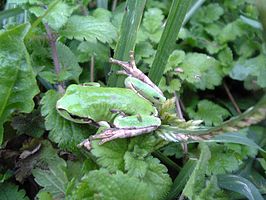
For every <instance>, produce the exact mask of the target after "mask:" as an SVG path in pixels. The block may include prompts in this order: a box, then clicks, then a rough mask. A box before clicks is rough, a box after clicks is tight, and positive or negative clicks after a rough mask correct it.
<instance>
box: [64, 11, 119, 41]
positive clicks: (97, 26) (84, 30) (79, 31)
mask: <svg viewBox="0 0 266 200" xmlns="http://www.w3.org/2000/svg"><path fill="white" fill-rule="evenodd" d="M60 33H61V35H63V36H66V37H67V38H69V39H73V38H75V39H77V40H80V41H83V40H84V39H85V40H87V41H90V42H96V40H97V39H98V40H100V41H101V42H103V43H106V42H108V43H111V42H112V41H113V40H114V39H115V38H116V37H117V31H116V28H115V27H114V26H113V25H112V24H111V23H110V22H106V21H102V20H99V19H97V18H94V17H92V16H77V15H75V16H72V17H70V19H69V20H68V22H67V24H66V25H65V28H64V29H63V30H62V31H60Z"/></svg>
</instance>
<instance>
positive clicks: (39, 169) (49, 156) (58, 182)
mask: <svg viewBox="0 0 266 200" xmlns="http://www.w3.org/2000/svg"><path fill="white" fill-rule="evenodd" d="M42 144H43V146H42V150H41V154H40V158H39V159H40V161H39V163H38V164H37V165H36V168H35V169H33V170H32V174H33V176H34V180H35V181H36V182H37V183H38V185H40V186H41V187H43V188H42V189H41V191H44V192H49V193H50V194H51V195H52V196H53V199H58V200H59V199H64V197H65V191H66V186H67V184H68V180H67V176H66V172H65V170H66V166H67V165H66V162H65V161H64V160H63V159H62V158H60V157H59V156H58V155H57V151H56V150H55V149H53V147H52V145H51V144H50V143H49V142H48V141H44V142H43V143H42Z"/></svg>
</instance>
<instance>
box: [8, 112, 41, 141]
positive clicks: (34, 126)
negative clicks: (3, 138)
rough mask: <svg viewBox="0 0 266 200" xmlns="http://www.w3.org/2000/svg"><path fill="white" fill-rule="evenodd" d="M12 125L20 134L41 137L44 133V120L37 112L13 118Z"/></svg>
mask: <svg viewBox="0 0 266 200" xmlns="http://www.w3.org/2000/svg"><path fill="white" fill-rule="evenodd" d="M11 125H12V127H13V128H14V129H16V130H17V133H18V134H26V135H30V136H32V137H41V136H42V134H43V133H44V119H43V118H42V116H41V114H40V111H37V110H35V111H33V112H32V113H29V114H27V115H20V116H16V117H13V119H12V123H11Z"/></svg>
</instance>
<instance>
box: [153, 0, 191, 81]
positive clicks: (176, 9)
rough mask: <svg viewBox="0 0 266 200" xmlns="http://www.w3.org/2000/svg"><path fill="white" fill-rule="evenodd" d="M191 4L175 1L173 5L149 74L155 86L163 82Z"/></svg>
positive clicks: (187, 0) (183, 0)
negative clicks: (166, 67) (169, 58)
mask: <svg viewBox="0 0 266 200" xmlns="http://www.w3.org/2000/svg"><path fill="white" fill-rule="evenodd" d="M190 3H191V0H174V1H173V3H172V6H171V9H170V12H169V16H168V18H167V22H166V26H165V29H164V31H163V34H162V37H161V39H160V42H159V45H158V49H157V52H156V55H155V58H154V61H153V63H152V66H151V70H150V73H149V77H150V79H151V80H152V81H153V82H154V83H155V84H158V83H159V82H160V80H161V77H162V75H163V72H164V69H165V66H166V63H167V60H168V57H169V55H170V54H171V52H172V51H173V49H174V45H175V41H176V38H177V35H178V33H179V30H180V28H181V26H182V23H183V20H184V18H185V15H186V12H187V10H188V8H189V5H190Z"/></svg>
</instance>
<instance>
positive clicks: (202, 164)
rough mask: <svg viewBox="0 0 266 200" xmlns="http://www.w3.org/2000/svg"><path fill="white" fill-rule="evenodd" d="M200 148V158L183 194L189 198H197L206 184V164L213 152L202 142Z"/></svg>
mask: <svg viewBox="0 0 266 200" xmlns="http://www.w3.org/2000/svg"><path fill="white" fill-rule="evenodd" d="M200 148H201V153H200V158H199V160H198V162H197V165H196V167H195V169H194V171H193V172H192V174H191V176H190V178H189V180H188V182H187V184H186V186H185V188H184V190H183V194H184V195H185V196H187V197H188V198H189V199H194V198H196V196H197V193H198V192H200V191H201V190H202V188H203V187H204V186H205V172H206V166H207V165H208V161H209V159H210V158H211V152H210V150H209V148H208V146H207V145H206V144H203V143H201V144H200Z"/></svg>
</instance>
